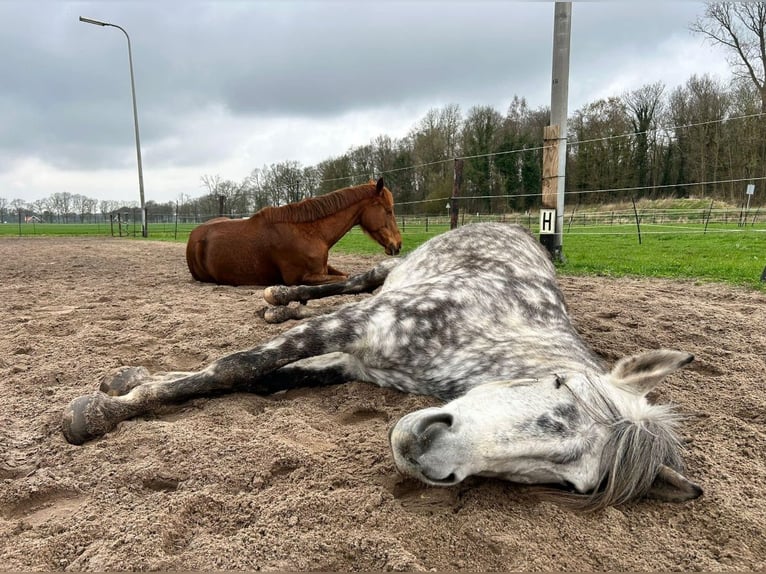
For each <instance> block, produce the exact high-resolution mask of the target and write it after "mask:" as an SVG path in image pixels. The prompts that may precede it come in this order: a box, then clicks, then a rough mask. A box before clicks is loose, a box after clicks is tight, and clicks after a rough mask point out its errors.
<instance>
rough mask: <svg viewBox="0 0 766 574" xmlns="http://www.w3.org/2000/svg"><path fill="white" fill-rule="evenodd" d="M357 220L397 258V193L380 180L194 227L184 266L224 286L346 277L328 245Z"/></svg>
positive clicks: (197, 276)
mask: <svg viewBox="0 0 766 574" xmlns="http://www.w3.org/2000/svg"><path fill="white" fill-rule="evenodd" d="M355 225H360V226H361V228H362V229H363V230H364V232H365V233H367V234H368V235H370V236H371V237H372V238H373V239H374V240H375V241H377V242H378V243H379V244H380V245H381V246H383V248H384V249H385V250H386V253H387V254H388V255H396V254H398V253H399V251H400V250H401V248H402V236H401V235H400V233H399V228H398V227H397V225H396V218H395V217H394V198H393V196H392V195H391V192H390V191H389V190H388V188H387V187H385V185H384V183H383V179H379V180H378V182H377V184H375V183H374V182H372V181H371V182H370V183H367V184H364V185H358V186H356V187H347V188H345V189H339V190H337V191H334V192H332V193H328V194H327V195H322V196H319V197H312V198H308V199H304V200H303V201H300V202H298V203H291V204H288V205H283V206H282V207H265V208H263V209H261V210H260V211H259V212H257V213H256V214H254V215H253V216H252V217H250V218H248V219H228V218H226V217H218V218H215V219H211V220H210V221H208V222H206V223H203V224H202V225H200V226H198V227H195V228H194V229H193V230H192V232H191V234H190V235H189V240H188V241H187V243H186V263H187V264H188V266H189V271H190V272H191V274H192V277H194V278H195V279H196V280H197V281H206V282H209V283H218V284H222V285H278V284H280V285H297V284H304V285H317V284H321V283H329V282H334V281H343V280H344V279H346V275H345V274H344V273H343V272H342V271H339V270H337V269H334V268H333V267H332V266H331V265H328V264H327V256H328V252H329V250H330V248H331V247H332V246H333V245H335V244H336V243H337V242H338V240H339V239H340V238H341V237H343V236H344V235H345V234H346V233H347V232H348V230H349V229H351V228H352V227H354V226H355Z"/></svg>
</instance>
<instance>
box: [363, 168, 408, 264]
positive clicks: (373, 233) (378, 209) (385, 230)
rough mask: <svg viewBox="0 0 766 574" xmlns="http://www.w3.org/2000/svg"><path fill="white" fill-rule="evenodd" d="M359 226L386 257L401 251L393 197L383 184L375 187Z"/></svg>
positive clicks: (381, 181) (400, 239) (379, 181)
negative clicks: (380, 248)
mask: <svg viewBox="0 0 766 574" xmlns="http://www.w3.org/2000/svg"><path fill="white" fill-rule="evenodd" d="M359 223H360V225H361V226H362V229H363V230H364V232H365V233H367V234H368V235H369V236H370V237H372V238H373V239H374V240H375V241H377V242H378V243H379V244H380V245H382V246H383V248H385V250H386V254H387V255H398V254H399V251H401V249H402V235H401V233H399V227H398V226H397V225H396V217H395V216H394V196H393V195H392V194H391V192H390V191H389V189H388V188H387V187H385V185H384V184H383V178H380V179H379V180H378V183H377V185H376V186H375V195H374V197H373V198H372V199H371V201H370V202H369V203H368V204H367V205H366V206H365V207H364V210H363V211H362V214H361V217H360V221H359Z"/></svg>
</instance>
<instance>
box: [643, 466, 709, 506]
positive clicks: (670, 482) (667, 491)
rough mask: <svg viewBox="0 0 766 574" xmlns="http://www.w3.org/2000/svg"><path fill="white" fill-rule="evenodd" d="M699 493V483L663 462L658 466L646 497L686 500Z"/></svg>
mask: <svg viewBox="0 0 766 574" xmlns="http://www.w3.org/2000/svg"><path fill="white" fill-rule="evenodd" d="M701 495H702V487H701V486H700V485H698V484H695V483H693V482H692V481H691V480H689V479H688V478H686V477H685V476H684V475H682V474H681V473H680V472H677V471H675V470H673V469H672V468H670V467H669V466H665V465H664V464H663V465H662V466H661V467H660V472H659V474H658V475H657V478H655V479H654V482H653V483H652V486H651V488H650V489H649V492H647V493H646V496H647V498H656V499H657V500H664V501H665V502H686V501H687V500H694V499H695V498H698V497H700V496H701Z"/></svg>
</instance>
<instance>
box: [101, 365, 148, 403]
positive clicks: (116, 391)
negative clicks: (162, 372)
mask: <svg viewBox="0 0 766 574" xmlns="http://www.w3.org/2000/svg"><path fill="white" fill-rule="evenodd" d="M148 378H149V371H147V370H146V368H145V367H120V368H119V369H117V371H115V372H114V373H112V374H111V375H106V376H105V377H104V380H103V381H101V385H100V386H99V387H98V390H100V391H101V392H102V393H106V394H107V395H109V396H111V397H119V396H122V395H127V394H128V393H129V392H130V391H132V390H133V389H135V388H136V387H137V386H139V385H141V384H143V383H144V381H146V379H148Z"/></svg>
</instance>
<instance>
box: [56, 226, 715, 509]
mask: <svg viewBox="0 0 766 574" xmlns="http://www.w3.org/2000/svg"><path fill="white" fill-rule="evenodd" d="M376 273H377V275H376ZM368 275H369V276H375V277H377V280H378V281H379V280H380V278H381V277H385V281H384V282H383V284H382V286H381V288H380V290H379V291H378V292H377V293H376V294H375V295H373V296H371V297H369V298H366V299H364V300H362V301H359V302H355V303H351V304H348V305H344V306H342V307H340V308H338V309H337V310H335V311H334V312H332V313H329V314H326V315H321V316H317V317H313V318H311V319H308V320H306V321H305V322H302V323H300V324H298V325H296V326H294V327H292V328H291V329H289V330H287V331H286V332H284V333H283V334H282V335H280V336H278V337H276V338H274V339H272V340H271V341H269V342H267V343H264V344H261V345H258V346H256V347H254V348H252V349H250V350H246V351H240V352H235V353H232V354H230V355H227V356H224V357H221V358H220V359H218V360H216V361H214V362H212V363H211V364H210V365H209V366H207V367H206V368H204V369H202V370H200V371H198V372H189V373H157V374H154V375H151V374H149V373H148V371H147V370H146V369H144V368H142V367H127V368H122V369H121V370H119V371H118V372H117V373H116V374H115V375H114V376H113V377H108V378H107V379H106V380H105V381H104V382H103V383H102V386H101V391H99V392H96V393H94V394H91V395H87V396H83V397H80V398H77V399H75V400H74V401H72V402H71V403H70V404H69V406H68V407H67V408H66V410H65V412H64V417H63V432H64V435H65V437H66V438H67V440H68V441H69V442H71V443H74V444H82V443H84V442H85V441H87V440H90V439H93V438H96V437H98V436H101V435H103V434H104V433H106V432H108V431H109V430H111V429H113V428H114V427H115V426H116V425H117V424H118V423H119V422H120V421H122V420H125V419H127V418H130V417H135V416H138V415H142V414H146V413H150V412H152V411H153V410H154V409H155V408H157V407H159V406H162V405H165V404H167V403H175V402H180V401H185V400H188V399H191V398H194V397H199V396H203V395H208V394H211V393H221V392H241V391H248V392H254V393H259V394H270V393H274V392H277V391H281V390H285V389H292V388H298V387H307V386H322V385H332V384H338V383H343V382H348V381H352V380H356V381H368V382H371V383H375V384H377V385H379V386H381V387H394V388H396V389H399V390H401V391H404V392H408V393H419V394H427V395H433V396H435V397H438V398H440V399H443V400H444V401H449V402H447V404H445V405H444V406H443V407H439V408H427V409H423V410H419V411H416V412H413V413H410V414H408V415H406V416H404V417H403V418H401V419H400V420H399V421H398V422H397V423H396V424H395V426H394V427H393V428H392V429H391V430H390V434H389V441H390V445H391V449H392V452H393V459H394V464H395V465H396V467H397V469H398V470H399V471H401V472H402V473H403V474H405V475H409V476H412V477H415V478H417V479H419V480H421V481H423V482H425V483H427V484H430V485H436V486H449V485H453V484H456V483H458V482H460V481H462V480H463V479H464V478H466V477H467V476H470V475H482V476H493V477H500V478H503V479H507V480H511V481H516V482H520V483H527V484H544V485H552V484H556V485H562V486H563V487H564V488H559V489H555V490H553V491H552V492H554V493H555V496H558V497H559V498H560V499H561V500H563V501H566V502H568V503H570V504H571V505H572V506H574V507H577V508H584V509H594V508H602V507H605V506H608V505H613V504H621V503H625V502H628V501H630V500H633V499H636V498H639V497H642V496H652V497H655V498H660V499H663V500H673V501H683V500H689V499H693V498H696V497H698V496H700V494H701V493H702V489H701V488H700V487H699V486H697V485H696V484H694V483H693V482H691V481H690V480H689V479H687V478H686V477H685V476H684V475H683V474H682V470H681V469H682V460H681V452H682V445H681V442H680V440H679V438H678V436H677V434H676V429H677V424H678V421H679V417H678V415H677V414H675V413H674V412H673V410H672V409H671V408H670V407H669V406H666V405H652V404H649V403H648V401H647V400H646V394H647V393H648V392H649V391H650V390H652V388H654V387H655V386H656V385H657V384H658V383H659V382H660V381H662V380H663V379H664V378H665V377H666V376H667V375H669V374H670V373H673V372H674V371H676V370H677V369H679V368H680V367H682V366H684V365H686V364H688V363H689V362H691V361H692V359H693V356H692V355H690V354H688V353H685V352H680V351H674V350H664V349H663V350H653V351H648V352H644V353H641V354H638V355H635V356H631V357H626V358H623V359H621V360H620V361H618V362H617V364H616V365H614V367H613V368H612V369H611V370H607V369H606V368H605V367H604V365H603V364H602V361H601V360H600V359H599V357H597V356H596V355H595V353H594V352H593V351H591V350H590V349H589V348H588V347H587V345H586V344H585V343H584V342H583V340H582V339H581V338H580V336H579V335H578V334H577V332H576V331H575V329H574V327H573V325H572V324H571V322H570V319H569V317H568V315H567V312H566V308H565V304H564V298H563V295H562V293H561V291H560V289H559V287H558V284H557V282H556V276H555V269H554V267H553V265H552V264H551V262H550V259H549V257H548V255H547V252H546V251H545V250H544V249H543V248H542V247H541V246H540V244H539V243H538V242H537V240H536V239H535V238H534V237H532V236H531V235H530V234H529V233H528V232H527V231H526V230H525V229H524V228H522V227H518V226H514V225H503V224H478V225H469V226H466V227H462V228H459V229H457V230H455V231H452V232H448V233H445V234H443V235H440V236H437V237H435V238H433V239H431V240H430V241H428V242H427V243H425V244H423V245H422V246H420V247H419V248H418V249H416V250H415V251H413V252H412V253H411V254H409V255H408V256H407V257H406V258H403V259H400V260H398V261H391V260H387V261H385V262H384V263H383V264H382V265H381V266H380V267H379V268H377V269H376V270H374V271H373V272H372V273H371V274H368ZM324 287H327V286H318V287H316V289H321V288H324ZM296 289H302V288H296Z"/></svg>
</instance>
